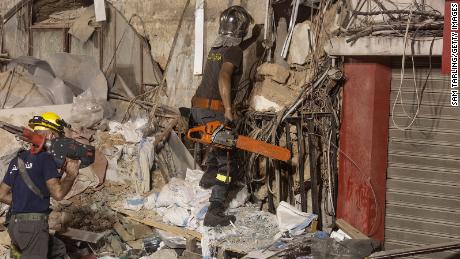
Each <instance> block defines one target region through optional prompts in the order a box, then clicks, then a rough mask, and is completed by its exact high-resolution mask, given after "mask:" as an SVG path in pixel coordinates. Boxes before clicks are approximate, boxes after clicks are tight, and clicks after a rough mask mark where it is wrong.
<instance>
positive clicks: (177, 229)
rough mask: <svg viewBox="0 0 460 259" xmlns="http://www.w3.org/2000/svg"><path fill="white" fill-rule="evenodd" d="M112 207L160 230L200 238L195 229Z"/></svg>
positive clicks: (131, 218)
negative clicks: (146, 217) (172, 224)
mask: <svg viewBox="0 0 460 259" xmlns="http://www.w3.org/2000/svg"><path fill="white" fill-rule="evenodd" d="M112 209H113V210H115V211H116V212H118V213H121V214H123V215H126V216H128V217H127V218H128V219H130V220H133V221H136V222H139V223H142V224H144V225H147V226H151V227H154V228H157V229H160V230H164V231H166V232H169V233H171V234H175V235H178V236H182V237H185V238H190V237H194V238H196V239H198V240H201V234H200V233H199V232H197V231H194V230H189V229H186V228H180V227H176V226H171V225H168V224H165V223H162V222H159V221H156V220H153V219H145V218H141V217H139V215H137V214H136V212H132V211H126V210H121V209H118V208H113V207H112Z"/></svg>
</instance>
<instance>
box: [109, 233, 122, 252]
mask: <svg viewBox="0 0 460 259" xmlns="http://www.w3.org/2000/svg"><path fill="white" fill-rule="evenodd" d="M110 246H111V247H112V249H113V252H114V253H115V254H116V255H117V256H120V255H121V254H122V253H123V244H122V243H121V241H120V240H119V239H118V238H116V237H112V240H111V241H110Z"/></svg>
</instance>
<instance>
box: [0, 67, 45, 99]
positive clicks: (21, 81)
mask: <svg viewBox="0 0 460 259" xmlns="http://www.w3.org/2000/svg"><path fill="white" fill-rule="evenodd" d="M0 86H3V88H2V89H1V90H0V100H4V101H3V103H2V108H15V107H33V106H43V105H52V104H53V103H52V101H51V100H50V99H49V98H47V96H44V95H42V94H41V93H40V91H39V90H38V88H37V87H36V86H35V85H34V83H33V82H32V81H31V80H30V79H29V78H27V77H25V76H24V75H23V74H21V73H18V72H15V71H14V70H9V71H6V72H3V73H0Z"/></svg>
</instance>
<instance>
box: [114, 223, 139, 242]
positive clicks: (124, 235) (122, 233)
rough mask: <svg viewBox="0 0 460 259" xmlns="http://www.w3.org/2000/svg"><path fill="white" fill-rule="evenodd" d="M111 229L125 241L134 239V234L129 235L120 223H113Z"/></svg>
mask: <svg viewBox="0 0 460 259" xmlns="http://www.w3.org/2000/svg"><path fill="white" fill-rule="evenodd" d="M113 229H114V230H115V231H116V232H117V234H118V235H119V236H120V237H121V240H123V241H125V242H128V241H134V240H135V238H134V236H133V235H131V234H130V233H128V231H126V229H125V227H124V226H123V225H122V224H120V223H118V222H117V223H116V224H115V225H113Z"/></svg>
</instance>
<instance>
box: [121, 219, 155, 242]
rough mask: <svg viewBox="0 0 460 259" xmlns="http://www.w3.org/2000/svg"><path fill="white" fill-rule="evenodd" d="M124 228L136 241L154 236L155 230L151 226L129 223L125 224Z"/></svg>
mask: <svg viewBox="0 0 460 259" xmlns="http://www.w3.org/2000/svg"><path fill="white" fill-rule="evenodd" d="M123 226H124V227H125V229H126V231H127V232H128V233H129V234H130V235H132V236H133V237H134V240H139V239H143V238H145V237H148V236H151V235H152V234H153V230H152V229H151V228H150V227H149V226H146V225H143V224H140V223H137V222H132V221H129V222H126V223H124V224H123Z"/></svg>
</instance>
